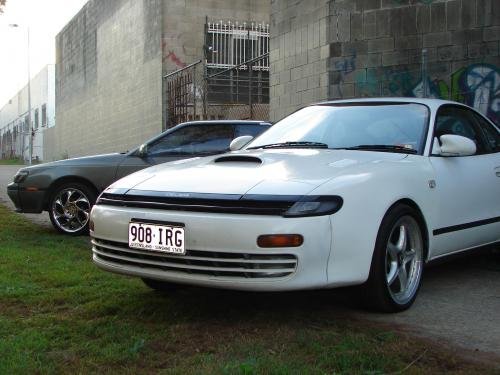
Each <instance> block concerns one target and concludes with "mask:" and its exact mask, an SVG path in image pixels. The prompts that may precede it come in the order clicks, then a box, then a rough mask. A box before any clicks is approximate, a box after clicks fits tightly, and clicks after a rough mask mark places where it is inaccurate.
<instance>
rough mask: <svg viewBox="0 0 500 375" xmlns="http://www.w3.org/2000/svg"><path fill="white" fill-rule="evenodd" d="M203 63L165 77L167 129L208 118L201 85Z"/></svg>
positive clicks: (196, 63) (197, 63) (198, 62)
mask: <svg viewBox="0 0 500 375" xmlns="http://www.w3.org/2000/svg"><path fill="white" fill-rule="evenodd" d="M201 62H202V61H201V60H200V61H197V62H195V63H193V64H190V65H188V66H186V67H184V68H182V69H179V70H177V71H175V72H172V73H170V74H167V75H166V76H164V79H165V86H166V102H167V103H166V108H167V113H166V116H165V117H166V126H165V128H170V127H172V126H174V125H177V124H180V123H181V122H186V121H191V120H194V119H204V118H205V117H206V110H205V105H204V103H205V95H204V94H203V90H202V88H201V87H200V85H199V78H200V70H201V69H202V64H201ZM201 74H203V73H201ZM197 83H198V84H197Z"/></svg>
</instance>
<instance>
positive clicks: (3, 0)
mask: <svg viewBox="0 0 500 375" xmlns="http://www.w3.org/2000/svg"><path fill="white" fill-rule="evenodd" d="M6 2H7V0H0V14H2V13H3V8H4V7H5V3H6Z"/></svg>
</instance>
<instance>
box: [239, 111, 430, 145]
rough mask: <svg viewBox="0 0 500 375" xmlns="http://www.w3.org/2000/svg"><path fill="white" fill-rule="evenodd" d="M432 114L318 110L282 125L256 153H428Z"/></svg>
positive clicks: (257, 142)
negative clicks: (315, 150) (279, 150)
mask: <svg viewBox="0 0 500 375" xmlns="http://www.w3.org/2000/svg"><path fill="white" fill-rule="evenodd" d="M428 117H429V112H428V109H427V107H426V106H424V105H422V104H416V103H394V102H391V103H387V102H385V103H355V104H353V103H347V104H328V105H313V106H310V107H306V108H303V109H301V110H299V111H297V112H295V113H293V114H291V115H290V116H288V117H285V118H284V119H283V120H281V121H279V122H277V123H276V124H275V125H274V126H273V127H271V128H270V129H269V130H268V131H267V132H265V133H264V134H262V135H261V136H260V137H258V138H257V139H255V140H254V141H252V142H251V143H250V144H248V146H247V147H246V149H256V148H330V149H353V150H364V151H384V152H404V153H422V152H423V146H424V142H425V134H426V132H427V123H428Z"/></svg>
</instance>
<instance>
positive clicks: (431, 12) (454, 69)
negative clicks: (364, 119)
mask: <svg viewBox="0 0 500 375" xmlns="http://www.w3.org/2000/svg"><path fill="white" fill-rule="evenodd" d="M330 16H331V18H330V26H329V42H330V61H329V66H328V71H329V77H328V81H329V87H328V98H329V99H335V98H351V97H363V96H370V97H373V96H418V97H420V96H423V87H424V82H426V84H427V86H428V94H429V95H428V96H430V97H435V98H443V99H452V100H457V101H461V102H465V103H467V104H469V105H472V106H475V107H476V108H478V109H480V110H481V111H482V112H483V113H485V114H487V115H488V116H489V117H490V118H492V119H494V120H496V121H498V119H499V117H498V116H499V115H500V112H499V110H500V93H499V90H498V88H499V86H500V75H499V73H500V58H499V41H500V3H499V2H498V1H496V0H331V1H330ZM423 50H426V54H427V56H426V60H427V64H426V67H427V68H426V69H424V70H422V65H423V63H422V53H423V52H422V51H423ZM424 53H425V52H424Z"/></svg>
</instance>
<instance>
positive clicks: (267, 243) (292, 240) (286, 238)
mask: <svg viewBox="0 0 500 375" xmlns="http://www.w3.org/2000/svg"><path fill="white" fill-rule="evenodd" d="M303 243H304V237H302V236H301V235H300V234H263V235H261V236H259V237H258V238H257V245H258V246H259V247H298V246H300V245H302V244H303Z"/></svg>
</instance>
